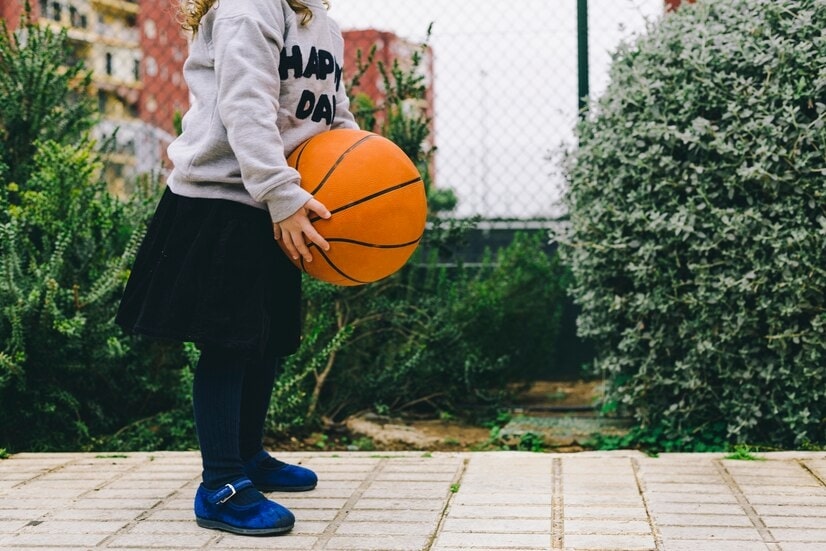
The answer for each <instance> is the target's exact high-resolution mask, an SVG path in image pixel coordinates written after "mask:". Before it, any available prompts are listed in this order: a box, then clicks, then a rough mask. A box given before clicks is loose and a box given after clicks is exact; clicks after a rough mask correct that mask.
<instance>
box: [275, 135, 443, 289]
mask: <svg viewBox="0 0 826 551" xmlns="http://www.w3.org/2000/svg"><path fill="white" fill-rule="evenodd" d="M287 162H288V163H289V165H290V166H291V167H293V168H295V169H296V170H298V172H299V174H301V187H302V188H304V189H305V190H307V191H309V192H310V193H311V194H312V195H313V196H314V197H315V198H316V199H318V200H319V201H321V202H322V203H324V206H326V207H327V208H328V209H329V210H330V212H331V213H332V216H331V217H330V218H329V219H326V220H324V219H321V218H318V217H317V216H315V215H314V214H311V218H310V220H311V221H312V223H313V226H314V227H315V228H316V230H317V231H318V232H319V233H320V234H321V235H322V236H323V237H324V239H326V240H327V242H328V243H329V244H330V250H329V251H324V250H321V249H320V248H319V247H318V246H316V245H315V244H314V243H312V242H308V248H309V249H310V253H311V254H312V255H313V261H312V262H304V259H303V258H301V257H299V259H298V260H293V259H292V258H290V260H291V261H292V262H293V264H295V265H296V266H297V267H298V268H300V269H301V270H303V271H304V272H306V273H308V274H309V275H311V276H313V277H315V278H317V279H320V280H322V281H326V282H328V283H334V284H336V285H364V284H366V283H371V282H374V281H378V280H380V279H383V278H385V277H387V276H389V275H391V274H393V273H394V272H396V271H398V270H399V269H400V268H401V267H402V266H403V265H404V264H405V262H407V260H408V259H409V258H410V255H412V254H413V251H415V250H416V247H417V246H418V244H419V241H420V240H421V238H422V234H423V233H424V227H425V219H426V216H427V200H426V197H425V188H424V182H423V181H422V177H421V175H420V174H419V171H418V169H417V168H416V166H415V165H414V164H413V162H412V161H411V160H410V159H409V158H408V157H407V155H406V154H405V153H404V152H403V151H402V150H401V149H400V148H399V147H398V146H397V145H396V144H394V143H393V142H392V141H390V140H388V139H387V138H384V137H383V136H380V135H378V134H374V133H372V132H367V131H364V130H351V129H335V130H329V131H326V132H322V133H321V134H317V135H316V136H314V137H312V138H310V139H309V140H307V141H306V142H304V143H303V144H301V145H300V146H298V147H297V148H296V149H295V151H293V152H292V153H291V154H290V156H289V157H288V159H287ZM279 244H280V245H282V244H281V242H280V241H279ZM282 249H284V247H283V245H282ZM285 252H286V250H285Z"/></svg>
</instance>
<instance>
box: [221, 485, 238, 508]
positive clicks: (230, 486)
mask: <svg viewBox="0 0 826 551" xmlns="http://www.w3.org/2000/svg"><path fill="white" fill-rule="evenodd" d="M224 488H229V491H230V494H229V495H228V496H227V497H225V498H224V499H222V500H220V501H218V504H219V505H223V504H224V503H226V502H227V501H229V500H230V499H232V497H233V496H234V495H235V494H237V493H238V492H237V491H236V490H235V486H233V485H232V484H226V485H225V486H224Z"/></svg>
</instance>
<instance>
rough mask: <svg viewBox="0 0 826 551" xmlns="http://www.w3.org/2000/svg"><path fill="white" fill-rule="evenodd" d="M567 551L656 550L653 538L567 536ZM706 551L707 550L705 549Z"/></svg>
mask: <svg viewBox="0 0 826 551" xmlns="http://www.w3.org/2000/svg"><path fill="white" fill-rule="evenodd" d="M565 549H577V550H578V549H587V550H597V549H605V550H611V551H616V550H618V549H621V550H622V551H649V550H654V549H656V547H655V544H654V538H653V537H651V536H636V535H631V536H622V535H570V536H569V535H567V534H566V535H565ZM700 549H702V548H700ZM703 551H705V549H703Z"/></svg>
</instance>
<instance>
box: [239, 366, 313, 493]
mask: <svg viewBox="0 0 826 551" xmlns="http://www.w3.org/2000/svg"><path fill="white" fill-rule="evenodd" d="M279 364H280V361H279V360H278V359H277V358H274V357H273V356H269V355H265V356H264V358H263V359H259V360H257V361H252V362H250V364H249V365H248V367H247V370H246V372H245V374H244V383H243V390H242V394H241V429H240V437H239V451H240V454H241V458H242V459H243V460H244V471H245V472H246V473H247V475H248V476H249V477H250V480H252V481H253V483H254V484H255V486H256V487H257V488H258V489H259V490H260V491H262V492H270V491H282V492H303V491H307V490H312V489H313V488H315V487H316V484H317V483H318V477H317V476H316V474H315V473H314V472H312V471H311V470H310V469H307V468H305V467H301V466H298V465H288V464H286V463H284V462H282V461H279V460H277V459H276V458H274V457H272V456H271V455H270V454H269V453H267V452H266V451H265V450H264V446H263V445H262V438H263V433H264V422H265V420H266V418H267V412H268V411H269V408H270V398H271V397H272V389H273V383H274V382H275V374H276V371H277V370H278V367H279Z"/></svg>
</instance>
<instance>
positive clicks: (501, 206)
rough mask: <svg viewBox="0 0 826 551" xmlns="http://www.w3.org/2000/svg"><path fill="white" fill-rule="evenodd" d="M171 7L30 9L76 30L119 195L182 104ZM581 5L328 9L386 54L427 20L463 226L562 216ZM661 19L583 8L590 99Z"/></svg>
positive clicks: (159, 3) (158, 145) (633, 10)
mask: <svg viewBox="0 0 826 551" xmlns="http://www.w3.org/2000/svg"><path fill="white" fill-rule="evenodd" d="M0 2H2V5H0V15H2V16H3V17H4V18H5V19H8V20H9V23H11V24H12V25H14V24H15V23H16V22H17V21H16V19H17V17H18V15H17V14H19V11H20V10H19V6H20V1H19V0H0ZM174 2H175V0H140V1H137V0H35V1H34V3H33V4H34V5H33V9H34V12H35V16H36V17H38V18H39V20H40V21H41V22H42V23H43V24H48V25H52V26H54V27H56V28H57V27H61V26H62V27H66V28H68V29H69V36H70V38H71V40H72V43H73V45H74V47H75V48H76V50H77V56H78V57H79V58H81V59H84V60H85V62H86V64H87V66H88V67H89V68H90V69H92V70H93V71H94V76H95V79H94V82H95V86H94V90H93V93H95V94H96V95H97V97H98V102H99V105H100V109H101V112H102V115H103V118H104V122H103V123H102V124H101V125H100V127H99V135H100V136H101V137H103V136H111V135H112V134H114V133H115V130H116V129H117V133H116V136H117V146H116V148H115V151H114V153H113V155H112V156H111V159H112V164H111V167H110V174H109V178H110V181H111V183H112V188H113V190H114V191H116V192H118V193H128V192H129V189H130V187H131V186H132V185H133V182H134V179H135V177H136V175H139V174H143V173H146V172H155V173H161V174H162V173H163V172H164V171H165V170H166V169H168V166H165V163H166V161H165V155H164V152H165V148H166V145H167V144H168V142H169V140H170V139H171V138H172V137H173V135H174V125H173V121H172V119H173V117H174V113H175V112H176V111H182V110H185V109H186V107H187V102H188V97H187V93H186V86H185V83H184V82H183V80H182V78H181V67H182V63H183V59H184V57H185V53H186V36H185V34H184V33H183V32H182V31H181V29H180V27H179V25H178V24H177V22H176V21H175V13H174V11H175V10H174ZM577 4H578V0H522V1H521V2H519V3H512V2H502V1H495V0H449V1H445V0H415V1H413V0H408V1H402V0H332V9H331V15H332V16H333V17H334V18H335V19H336V20H338V21H339V23H340V24H341V26H342V29H344V30H345V31H347V33H348V35H350V36H381V37H383V39H382V40H383V41H384V43H385V44H394V43H395V44H404V45H406V48H400V49H394V50H393V52H391V53H396V54H398V55H409V52H410V50H411V48H413V47H415V46H416V45H418V44H420V43H422V42H423V41H425V40H426V38H427V36H426V35H427V29H428V27H429V26H430V25H431V23H432V25H433V26H432V35H431V37H430V39H429V46H430V50H429V54H430V55H431V56H432V60H431V61H432V62H431V63H428V64H424V65H423V67H424V68H425V70H426V71H427V73H428V74H427V75H426V76H427V79H428V85H429V87H430V92H431V96H430V101H431V111H430V114H431V115H432V117H433V136H432V140H433V145H434V146H435V148H436V152H435V155H434V161H433V168H434V185H435V186H437V187H449V188H452V189H453V190H454V191H455V192H456V194H457V196H458V199H459V202H458V206H457V208H456V210H455V212H454V213H453V214H455V215H457V216H461V217H466V216H473V215H481V216H482V217H484V218H488V219H491V218H493V219H496V218H499V219H523V220H524V219H547V218H552V217H554V216H557V215H558V214H560V212H561V210H560V209H561V207H560V205H559V198H560V194H561V189H562V176H561V173H560V168H559V162H558V161H559V151H560V148H561V147H563V145H564V144H570V143H571V141H572V135H573V134H572V133H573V127H574V125H575V124H576V120H577V116H578V101H579V98H578V92H577V68H578V50H577V36H578V34H577V33H578V32H583V29H582V28H581V27H580V28H578V24H577ZM662 12H663V0H588V29H587V32H588V51H589V56H588V62H589V66H590V70H589V80H590V84H591V86H590V90H591V94H592V96H596V95H598V94H599V93H601V91H602V90H603V89H604V87H605V83H606V76H607V70H608V65H609V63H610V52H611V51H613V50H614V49H615V48H616V46H617V44H618V43H619V42H620V41H621V40H623V39H627V38H628V37H631V36H633V35H634V34H635V33H638V32H640V31H641V30H643V29H644V27H645V22H646V21H647V20H654V19H656V18H658V17H660V15H661V14H662ZM366 30H372V31H381V32H380V33H375V32H371V33H364V32H363V31H366ZM360 31H361V34H359V32H360ZM388 36H390V37H395V38H393V39H391V40H388V39H387V37H388ZM353 42H354V44H353V47H354V48H364V47H365V46H364V44H363V43H362V42H358V41H353ZM345 71H346V72H351V73H352V72H353V71H354V68H353V67H345ZM379 86H380V83H379Z"/></svg>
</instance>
